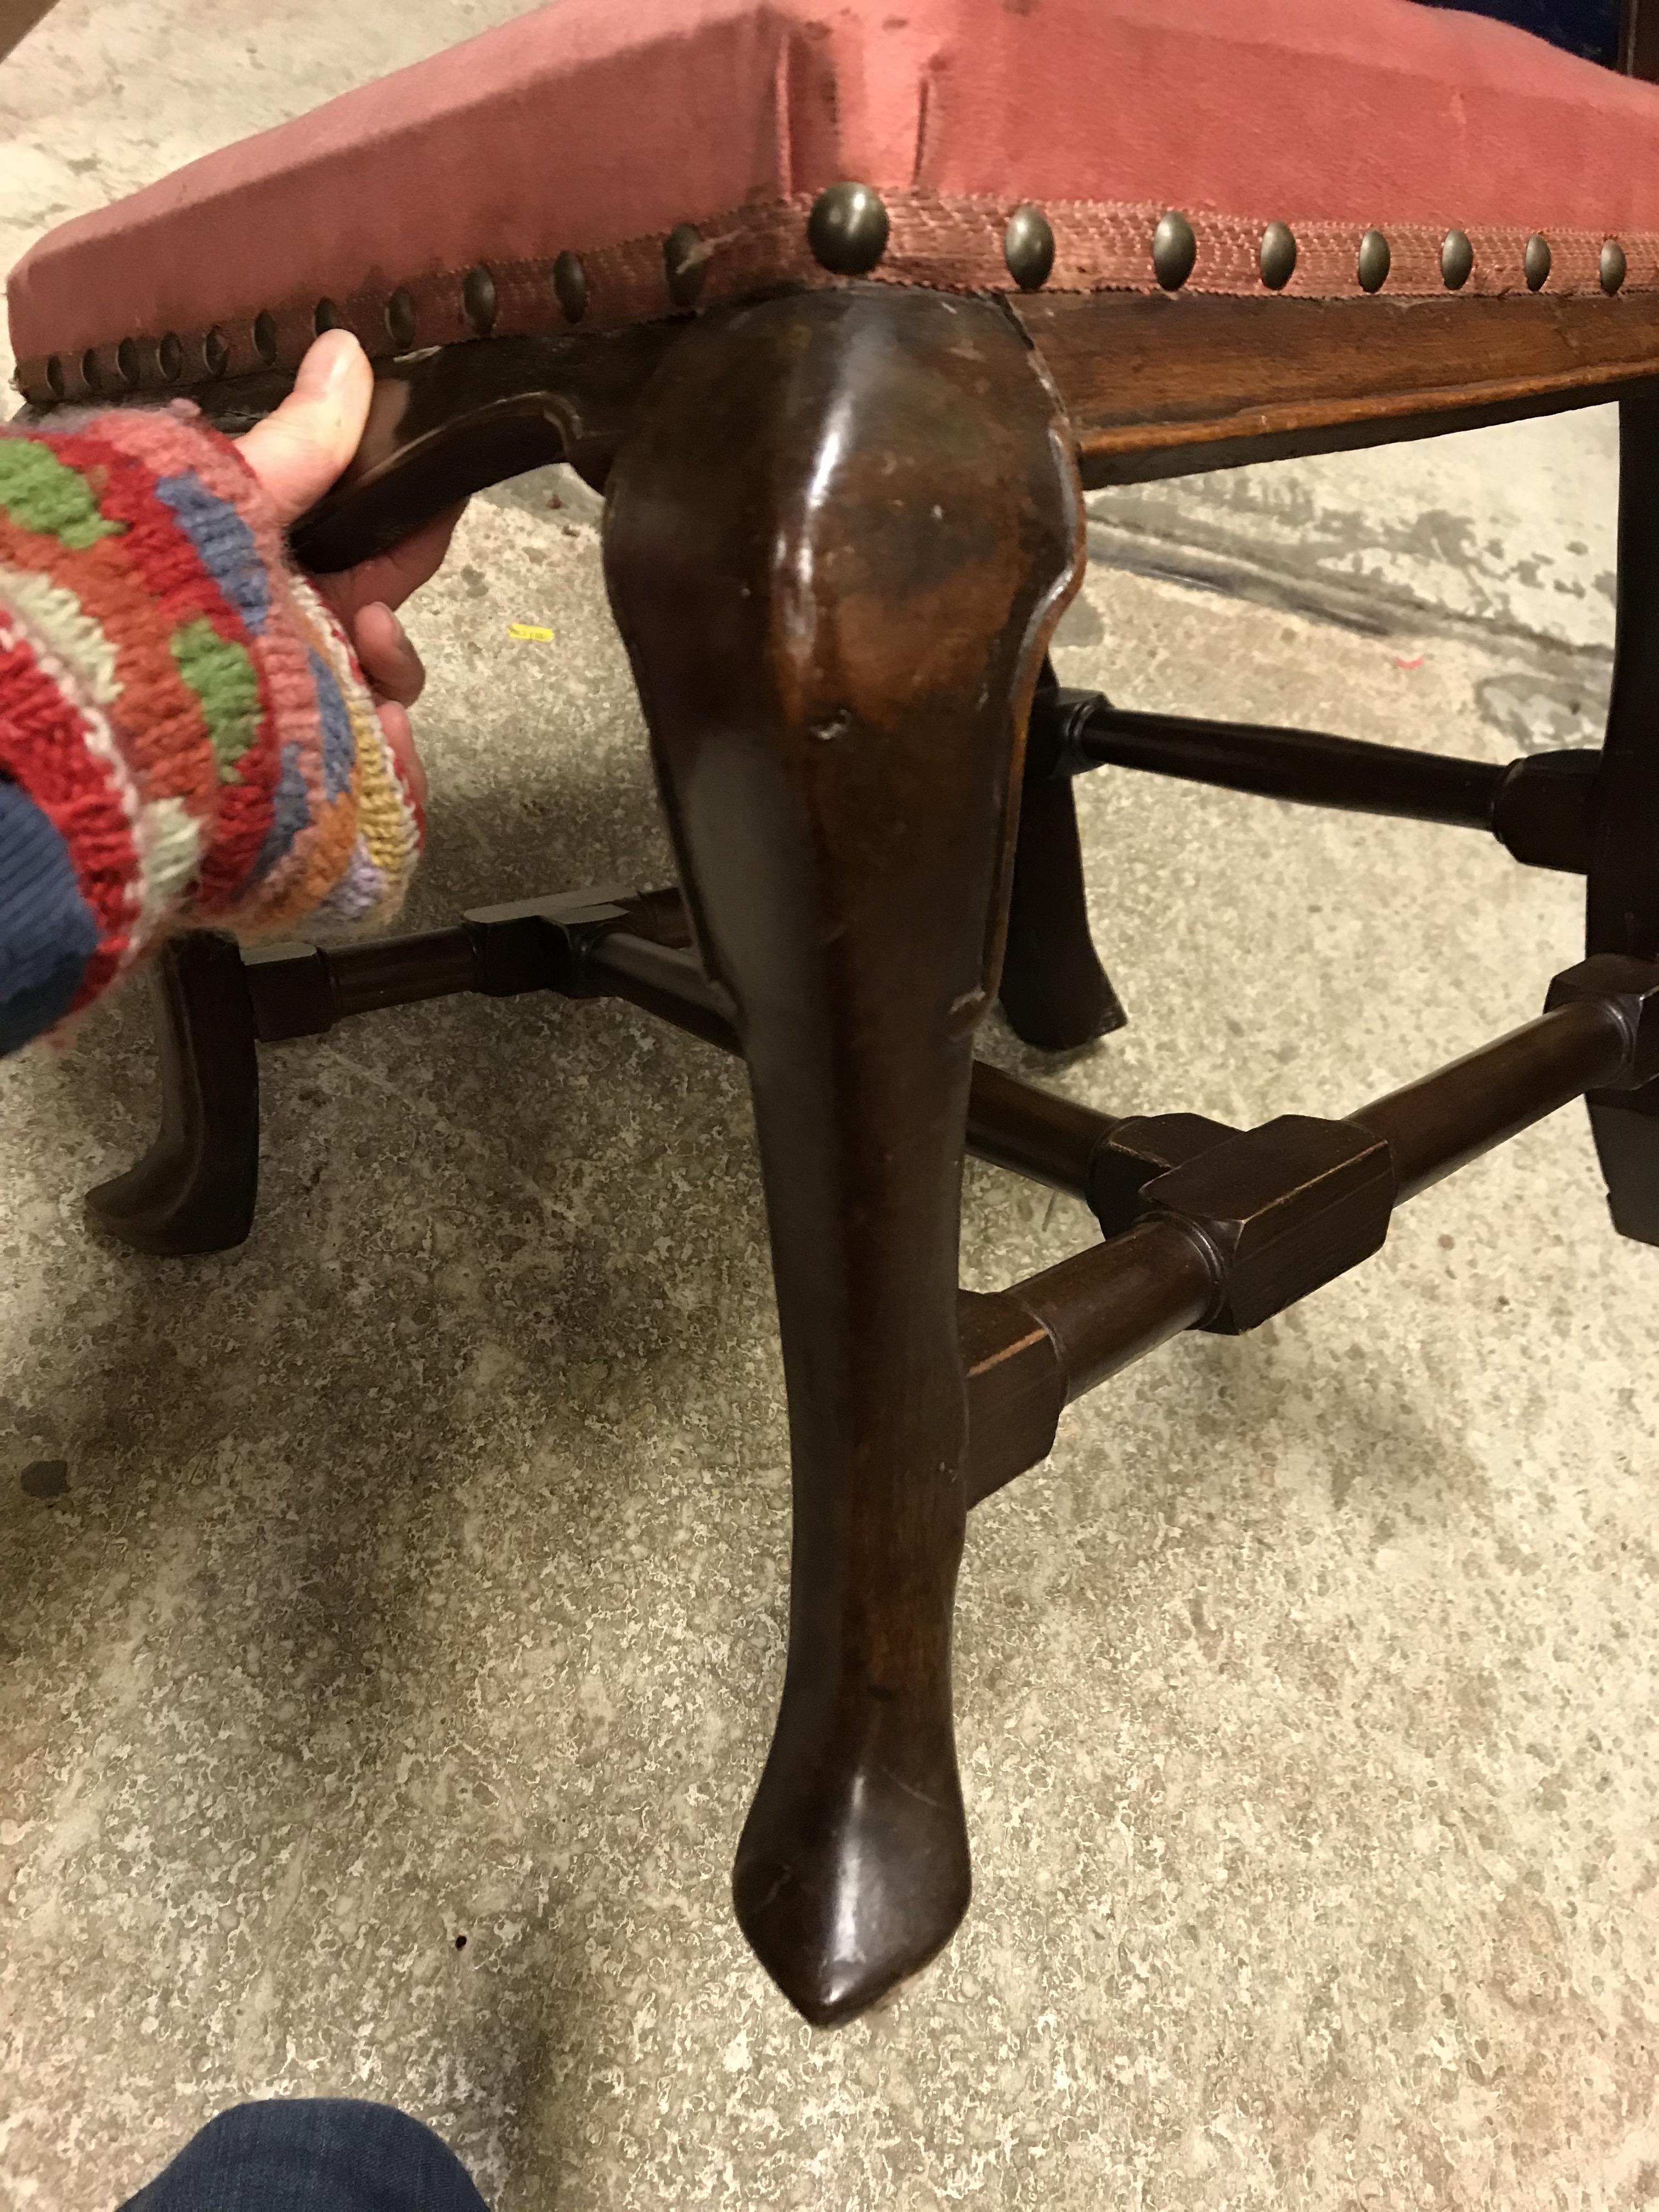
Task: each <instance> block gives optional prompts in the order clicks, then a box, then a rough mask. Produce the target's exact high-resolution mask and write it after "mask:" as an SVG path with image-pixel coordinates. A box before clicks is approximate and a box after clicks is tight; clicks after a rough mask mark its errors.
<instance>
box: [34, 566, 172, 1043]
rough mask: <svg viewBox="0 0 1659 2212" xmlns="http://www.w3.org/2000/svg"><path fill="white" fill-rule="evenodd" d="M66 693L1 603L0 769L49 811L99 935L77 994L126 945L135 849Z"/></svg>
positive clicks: (114, 962) (83, 997) (91, 990)
mask: <svg viewBox="0 0 1659 2212" xmlns="http://www.w3.org/2000/svg"><path fill="white" fill-rule="evenodd" d="M87 735H88V732H87V729H86V726H85V724H84V722H83V721H82V717H81V714H80V712H79V710H78V709H77V708H76V705H75V703H74V702H73V701H72V699H70V697H69V696H68V695H67V693H66V692H65V691H64V690H63V689H62V688H61V687H60V686H59V685H58V684H56V683H54V682H53V680H52V677H51V676H50V675H48V674H47V673H46V671H45V670H44V669H43V668H42V667H41V666H40V663H39V661H38V660H37V659H36V658H35V655H34V653H33V649H32V648H31V647H30V645H29V643H28V641H27V639H26V638H23V637H21V636H18V635H15V633H13V632H12V631H11V630H10V629H9V628H8V626H7V623H6V619H5V616H4V612H3V610H0V775H6V776H9V778H10V779H11V781H13V782H14V783H18V784H21V786H22V787H23V788H24V790H25V791H27V793H28V794H29V796H30V798H31V799H33V801H34V803H35V805H37V806H39V807H40V809H41V810H42V811H43V812H45V813H46V814H47V815H49V816H50V817H51V818H52V822H53V823H54V824H55V825H56V827H57V829H58V835H59V836H61V837H62V838H63V840H64V845H65V846H66V847H67V848H68V850H69V853H70V858H71V859H72V860H73V862H74V865H75V873H76V881H77V883H78V884H80V887H81V896H82V898H84V899H85V901H86V902H87V904H88V907H89V908H91V910H92V913H93V915H94V919H95V920H96V921H97V923H98V927H99V933H100V945H99V948H98V951H96V953H95V954H94V956H93V959H92V962H91V963H90V965H89V966H88V970H87V973H86V975H84V976H83V977H82V983H81V988H80V992H79V994H78V996H77V999H76V1004H77V1005H84V1004H85V1003H86V1002H87V1000H89V999H91V998H93V997H94V995H95V994H97V993H98V992H99V991H100V990H102V988H103V987H104V986H105V984H106V983H107V982H108V981H109V979H110V977H111V976H112V975H113V974H114V973H115V970H116V969H117V968H118V966H119V964H120V961H121V957H122V955H123V954H124V953H125V951H126V948H127V942H128V931H129V928H130V926H131V922H132V921H133V919H134V910H135V908H136V904H137V901H136V896H135V894H136V889H137V881H138V855H137V848H135V846H134V844H133V839H132V829H131V823H129V822H128V820H127V817H126V811H125V807H124V806H123V805H122V803H121V795H120V792H119V789H118V786H117V783H116V781H115V779H114V777H113V776H112V774H111V771H110V770H109V769H107V768H106V766H105V764H104V763H102V762H101V761H100V760H99V759H98V758H97V757H96V756H95V754H94V753H93V752H92V751H91V750H90V749H89V748H88V744H87Z"/></svg>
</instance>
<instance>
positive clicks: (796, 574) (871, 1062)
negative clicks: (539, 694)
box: [605, 286, 1083, 2022]
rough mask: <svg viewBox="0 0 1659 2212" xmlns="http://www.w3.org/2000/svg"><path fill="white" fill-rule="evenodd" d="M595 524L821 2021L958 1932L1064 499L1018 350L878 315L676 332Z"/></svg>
mask: <svg viewBox="0 0 1659 2212" xmlns="http://www.w3.org/2000/svg"><path fill="white" fill-rule="evenodd" d="M609 495H610V507H609V513H608V516H607V520H606V528H605V564H606V573H607V577H608V580H609V585H610V590H611V602H612V605H613V606H614V608H615V610H616V613H617V620H618V623H619V624H620V626H621V629H622V632H623V637H624V639H625V641H626V642H627V645H628V648H629V653H630V655H631V657H632V660H633V664H634V669H635V676H636V678H637V680H638V683H639V687H640V694H641V700H642V702H643V704H644V708H645V712H646V715H647V720H648V721H649V724H650V726H651V732H652V738H653V747H654V751H655V756H656V761H657V766H658V772H659V780H660V783H661V787H662V792H663V796H664V800H665V807H666V811H667V813H668V817H669V820H670V824H671V830H672V833H673V836H674V839H675V842H676V846H677V849H678V858H679V861H680V866H681V869H682V872H683V875H684V881H685V885H686V890H687V895H688V898H689V902H690V908H691V913H692V916H693V921H694V923H695V926H696V931H697V935H698V939H699V943H700V945H701V949H702V956H703V958H704V960H705V963H707V965H708V969H709V971H710V973H711V975H713V976H714V978H715V979H716V980H717V981H720V983H721V984H723V985H724V987H726V990H727V991H729V993H730V994H731V997H732V1001H733V1003H734V1005H735V1007H736V1010H737V1020H738V1030H739V1034H740V1036H741V1039H742V1042H743V1048H744V1056H745V1059H746V1060H747V1063H748V1067H749V1073H750V1085H751V1087H752V1091H753V1095H754V1101H755V1111H756V1118H757V1128H758V1134H759V1141H760V1151H761V1161H762V1170H763V1177H764V1182H765V1188H766V1200H767V1208H768V1214H769V1221H770V1225H771V1233H772V1249H773V1266H774V1274H775V1283H776V1289H777V1301H778V1316H779V1322H780V1325H781V1333H782V1339H783V1353H784V1366H785V1373H786V1377H787V1389H788V1398H789V1418H790V1434H791V1443H792V1449H793V1464H794V1528H795V1533H794V1544H793V1588H792V1600H791V1616H790V1631H789V1655H788V1661H787V1670H786V1674H785V1680H784V1687H783V1697H782V1704H781V1711H780V1713H779V1717H778V1723H777V1730H776V1735H775V1739H774V1742H773V1746H772V1751H771V1754H770V1757H769V1759H768V1761H767V1765H766V1769H765V1771H764V1774H763V1778H762V1779H761V1783H760V1786H759V1789H758V1790H757V1795H756V1797H755V1801H754V1804H753V1807H752V1808H751V1810H750V1815H749V1819H748V1821H747V1823H746V1825H745V1826H744V1833H743V1838H742V1840H741V1842H740V1844H739V1845H738V1857H737V1863H736V1868H735V1870H734V1875H733V1890H734V1896H735V1901H736V1905H737V1911H738V1918H739V1920H740V1922H741V1923H742V1926H743V1929H744V1933H745V1935H746V1936H748V1938H749V1941H750V1943H751V1944H752V1945H753V1946H754V1948H755V1950H756V1952H757V1954H758V1955H759V1956H760V1958H761V1960H762V1961H763V1964H764V1965H765V1966H766V1967H767V1968H768V1970H769V1972H770V1973H771V1974H772V1975H773V1977H774V1978H775V1980H776V1981H777V1982H778V1984H779V1985H780V1987H781V1989H782V1990H784V1992H785V1994H786V1995H787V1996H788V1997H789V1998H790V1999H791V2000H792V2001H793V2003H794V2004H795V2005H797V2006H798V2007H799V2009H800V2010H801V2011H802V2012H803V2013H804V2014H805V2015H806V2016H807V2018H808V2019H810V2020H812V2021H819V2022H828V2021H836V2020H841V2019H845V2018H848V2017H849V2016H850V2015H853V2014H854V2013H856V2012H858V2011H859V2010H860V2009H861V2008H863V2007H865V2006H866V2005H868V2004H870V2003H872V2002H873V2001H874V2000H875V1999H876V1998H877V1997H878V1996H881V1994H882V1993H883V1992H884V1990H888V1989H889V1988H890V1987H891V1986H892V1985H893V1984H895V1983H896V1982H897V1981H899V1980H900V1979H901V1978H903V1977H904V1976H905V1975H907V1974H909V1973H912V1972H915V1970H916V1969H917V1968H918V1967H920V1966H922V1965H923V1964H924V1963H925V1962H926V1961H927V1960H928V1959H929V1958H931V1957H932V1956H933V1954H934V1953H935V1952H936V1951H938V1949H939V1947H940V1946H941V1945H942V1944H943V1943H945V1942H946V1941H947V1939H948V1938H949V1936H951V1931H952V1930H953V1929H955V1927H956V1925H957V1922H958V1921H959V1920H960V1918H961V1917H962V1915H963V1911H965V1910H966V1907H967V1904H968V1896H969V1855H968V1842H967V1835H966V1830H965V1826H964V1823H963V1808H962V1796H961V1789H960V1785H959V1783H958V1779H957V1761H956V1750H955V1741H954V1735H953V1730H952V1723H951V1609H952V1604H953V1600H954V1595H955V1584H956V1574H957V1561H958V1558H959V1555H960V1552H961V1547H962V1541H963V1526H964V1521H965V1516H966V1509H967V1492H966V1487H965V1484H964V1479H963V1478H964V1458H965V1450H966V1400H965V1389H964V1381H963V1362H962V1355H961V1349H960V1345H959V1340H958V1336H957V1216H958V1204H959V1197H960V1189H961V1172H962V1156H963V1139H964V1131H965V1125H966V1116H967V1107H968V1088H969V1075H970V1072H971V1065H972V1061H971V1052H972V1043H971V1041H972V1035H973V1030H974V1028H975V1024H976V1023H977V1022H978V1020H979V1018H980V1017H981V1014H982V1013H983V1012H985V1009H986V1007H987V1005H988V1003H989V1000H990V998H991V996H992V994H994V991H995V988H996V982H997V969H998V963H999V958H1000V934H1001V921H1002V915H1003V912H1004V909H1005V907H1006V874H1007V867H1008V857H1009V846H1010V843H1011V842H1012V841H1011V837H1010V834H1009V833H1010V828H1011V822H1012V813H1013V810H1014V805H1015V801H1016V797H1017V787H1016V784H1015V781H1014V779H1016V778H1017V776H1018V772H1019V756H1020V749H1021V741H1022V738H1023V733H1024V725H1025V719H1026V715H1027V713H1028V711H1029V708H1030V697H1031V693H1032V690H1033V688H1034V686H1035V684H1036V678H1037V673H1038V671H1039V669H1040V667H1041V665H1042V655H1043V651H1044V648H1045V646H1046V644H1047V641H1048V635H1049V634H1050V632H1051V630H1052V629H1053V626H1054V622H1055V620H1056V619H1057V617H1058V616H1059V614H1060V610H1061V608H1062V607H1063V605H1064V603H1065V601H1066V599H1067V598H1068V597H1069V596H1070V594H1071V592H1072V591H1073V589H1074V588H1075V586H1076V582H1077V579H1078V576H1079V573H1080V564H1081V560H1082V542H1083V541H1082V504H1081V496H1080V492H1079V484H1078V481H1077V477H1076V472H1075V469H1074V466H1073V459H1072V455H1071V450H1070V446H1069V443H1068V441H1067V440H1066V437H1065V435H1063V429H1062V426H1061V425H1060V422H1058V421H1057V420H1056V418H1055V415H1054V408H1053V404H1052V402H1051V400H1050V398H1049V397H1048V392H1047V390H1046V388H1045V386H1044V384H1043V382H1042V380H1041V378H1040V377H1039V376H1038V374H1037V373H1036V368H1035V365H1034V362H1033V361H1032V358H1031V356H1030V353H1029V351H1028V350H1027V349H1026V348H1025V346H1024V343H1022V341H1021V339H1020V337H1019V336H1018V332H1017V331H1016V330H1015V328H1014V326H1013V325H1012V323H1011V321H1010V320H1009V319H1007V317H1006V315H1005V314H1004V313H1002V312H1001V311H1000V310H999V309H998V308H996V307H993V306H990V305H988V304H986V303H983V302H980V301H968V300H961V299H956V298H951V297H949V296H946V295H938V294H930V293H922V292H915V293H913V292H907V291H903V290H901V289H897V288H896V287H895V288H887V287H879V288H878V287H873V286H872V287H867V288H860V289H848V290H845V291H833V292H819V293H812V294H809V295H804V296H799V297H792V298H787V299H778V300H774V301H769V302H767V303H765V304H763V305H760V306H757V307H749V308H744V309H742V310H739V311H738V312H736V313H732V314H729V315H727V316H726V317H724V318H722V319H718V320H716V319H713V318H711V319H708V320H707V321H706V322H704V323H702V324H701V325H698V326H697V327H696V328H695V329H693V330H692V331H690V332H688V334H687V335H686V337H684V340H683V341H682V343H681V344H680V345H679V347H678V348H677V349H676V351H675V352H674V354H673V355H672V356H671V358H670V359H669V361H668V362H666V363H665V365H664V367H663V368H662V369H661V370H660V371H659V374H658V377H657V379H656V380H655V382H654V384H653V387H652V389H651V392H649V394H648V395H647V400H646V402H645V404H644V406H643V408H642V410H641V419H640V421H639V422H638V424H637V427H636V428H635V433H634V435H633V436H632V437H631V439H630V440H629V442H628V444H627V445H626V446H625V447H624V448H623V452H622V453H621V455H620V457H619V459H618V460H617V465H616V468H615V471H614V472H613V474H612V477H611V483H610V485H609Z"/></svg>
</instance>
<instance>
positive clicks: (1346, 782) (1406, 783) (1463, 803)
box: [1036, 691, 1504, 829]
mask: <svg viewBox="0 0 1659 2212" xmlns="http://www.w3.org/2000/svg"><path fill="white" fill-rule="evenodd" d="M1036 711H1037V712H1038V713H1039V714H1042V713H1045V712H1046V713H1052V714H1054V717H1055V720H1056V722H1057V724H1058V728H1059V734H1057V736H1056V738H1055V741H1054V744H1055V750H1056V751H1057V753H1058V754H1059V757H1060V760H1061V762H1062V763H1063V764H1064V765H1065V766H1066V767H1067V768H1070V769H1072V770H1073V773H1075V772H1077V771H1078V770H1080V769H1091V768H1102V767H1112V768H1133V769H1151V770H1152V771H1153V772H1154V773H1155V774H1157V775H1170V776H1176V777H1178V778H1180V779H1182V780H1183V781H1187V782H1190V783H1208V784H1218V785H1220V786H1221V787H1223V788H1224V789H1225V790H1228V791H1243V792H1249V793H1253V794H1255V795H1256V796H1258V797H1260V798H1263V799H1293V800H1295V801H1297V803H1298V804H1299V805H1304V806H1332V807H1340V808H1346V809H1349V810H1352V811H1356V812H1358V813H1362V814H1392V815H1399V816H1404V817H1407V819H1409V820H1413V821H1418V822H1448V823H1458V824H1461V825H1464V826H1468V827H1472V828H1475V829H1490V828H1491V827H1492V807H1493V805H1494V803H1495V801H1496V799H1497V796H1498V787H1499V785H1500V784H1501V783H1502V781H1503V779H1504V769H1503V768H1502V767H1501V766H1496V767H1494V766H1492V765H1491V764H1490V763H1487V762H1486V761H1473V760H1462V759H1459V758H1457V757H1455V756H1454V755H1452V754H1449V753H1421V752H1412V751H1409V750H1407V749H1406V748H1405V747H1404V746H1401V745H1378V744H1367V743H1366V742H1364V740H1363V739H1361V738H1338V737H1331V736H1328V735H1327V734H1326V733H1325V732H1323V731H1322V730H1286V729H1279V728H1274V727H1273V726H1270V725H1267V724H1263V723H1257V722H1220V721H1206V720H1201V719H1200V717H1198V716H1196V715H1192V714H1148V713H1146V712H1144V711H1143V710H1141V709H1139V708H1130V707H1115V706H1113V705H1112V704H1111V702H1109V700H1106V699H1103V698H1101V697H1100V696H1099V695H1098V694H1097V693H1091V692H1087V691H1058V692H1056V693H1054V695H1053V696H1052V699H1044V700H1040V701H1039V702H1038V707H1037V710H1036Z"/></svg>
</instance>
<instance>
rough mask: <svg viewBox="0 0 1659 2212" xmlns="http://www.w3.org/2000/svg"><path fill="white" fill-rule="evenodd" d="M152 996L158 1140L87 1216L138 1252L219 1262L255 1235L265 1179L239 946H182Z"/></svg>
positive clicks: (212, 941) (104, 1188)
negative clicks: (216, 1256)
mask: <svg viewBox="0 0 1659 2212" xmlns="http://www.w3.org/2000/svg"><path fill="white" fill-rule="evenodd" d="M151 990H152V992H153V994H154V997H155V1026H156V1034H157V1040H158V1042H159V1043H160V1046H161V1131H160V1133H159V1134H158V1135H157V1137H156V1139H155V1143H154V1144H153V1145H152V1146H150V1148H149V1152H146V1153H145V1155H144V1157H143V1159H141V1160H140V1161H139V1162H138V1163H137V1165H136V1166H135V1167H132V1168H130V1169H129V1170H127V1172H126V1174H125V1175H123V1176H117V1177H116V1178H115V1180H114V1181H113V1182H106V1183H100V1184H99V1186H98V1188H96V1189H95V1190H93V1191H89V1192H88V1194H87V1206H88V1211H89V1212H90V1213H91V1214H92V1216H93V1218H94V1220H95V1221H96V1222H97V1223H98V1224H99V1225H100V1227H102V1228H104V1229H106V1230H107V1231H109V1232H110V1234H111V1235H112V1237H119V1238H120V1240H121V1242H122V1243H124V1244H131V1246H133V1248H134V1249H136V1250H137V1251H140V1252H157V1253H161V1254H164V1255H177V1254H180V1253H185V1252H223V1251H226V1250H228V1249H229V1247H230V1246H231V1245H233V1244H240V1243H241V1242H242V1240H243V1239H244V1238H245V1237H246V1235H247V1233H248V1231H249V1230H250V1229H251V1228H252V1225H253V1206H254V1200H255V1198H256V1196H257V1194H258V1177H259V1067H258V1054H257V1051H256V1048H255V1044H254V1030H253V1007H252V1000H251V998H250V996H249V993H248V986H247V981H246V976H245V975H244V974H243V971H242V956H241V952H240V949H239V947H238V945H237V943H236V940H235V939H234V937H226V936H222V935H219V934H217V933H214V932H210V931H207V930H196V931H192V932H191V933H190V934H189V935H187V936H184V937H179V938H177V939H174V940H173V943H172V944H171V945H167V947H166V949H165V950H164V951H162V952H161V955H160V957H158V958H157V960H156V963H155V970H154V973H153V975H152V976H151Z"/></svg>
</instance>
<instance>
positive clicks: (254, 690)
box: [169, 615, 259, 783]
mask: <svg viewBox="0 0 1659 2212" xmlns="http://www.w3.org/2000/svg"><path fill="white" fill-rule="evenodd" d="M169 649H170V650H171V652H172V654H173V659H174V660H175V661H176V662H177V664H178V667H179V674H180V675H181V676H182V677H183V678H184V679H185V683H186V684H189V686H190V688H191V690H192V691H193V692H194V693H195V694H196V696H197V698H198V699H199V700H200V701H201V702H202V714H203V716H204V720H206V723H207V726H208V743H209V744H210V745H211V746H212V748H213V757H214V759H215V761H216V763H218V769H219V781H220V782H221V783H234V782H235V781H236V780H237V772H236V767H237V763H238V762H239V761H240V759H241V757H242V755H243V754H244V753H245V752H246V750H247V749H248V747H249V746H250V745H251V744H252V743H253V740H254V738H256V737H257V736H258V733H259V679H258V676H257V675H256V674H255V673H254V668H253V663H252V660H251V659H249V657H248V653H247V650H246V647H244V646H240V645H237V644H236V643H234V641H232V640H230V639H228V638H222V637H221V636H220V635H219V633H218V632H217V631H216V629H214V627H213V624H212V623H210V621H209V620H208V618H207V617H206V616H205V615H198V616H197V617H196V620H195V621H194V622H191V623H185V626H184V628H183V629H176V630H174V632H173V636H172V638H171V640H170V641H169Z"/></svg>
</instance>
